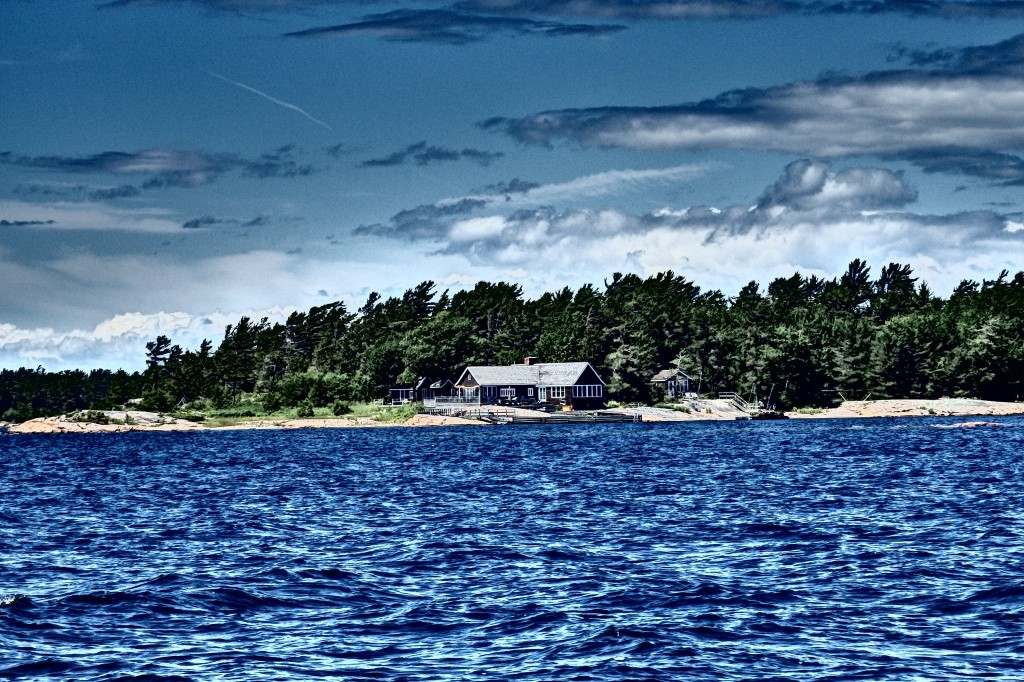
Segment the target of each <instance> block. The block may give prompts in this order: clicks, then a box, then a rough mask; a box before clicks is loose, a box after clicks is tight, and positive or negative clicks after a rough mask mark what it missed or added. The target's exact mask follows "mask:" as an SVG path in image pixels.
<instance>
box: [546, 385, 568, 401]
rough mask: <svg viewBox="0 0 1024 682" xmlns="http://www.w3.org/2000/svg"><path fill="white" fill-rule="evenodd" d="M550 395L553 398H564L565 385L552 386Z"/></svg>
mask: <svg viewBox="0 0 1024 682" xmlns="http://www.w3.org/2000/svg"><path fill="white" fill-rule="evenodd" d="M548 396H550V397H552V398H564V397H565V386H552V387H551V388H549V389H548Z"/></svg>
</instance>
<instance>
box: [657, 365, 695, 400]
mask: <svg viewBox="0 0 1024 682" xmlns="http://www.w3.org/2000/svg"><path fill="white" fill-rule="evenodd" d="M650 383H651V384H653V385H654V387H655V389H656V390H661V391H664V393H665V397H666V398H673V399H675V398H684V397H686V396H687V395H688V394H689V393H691V390H690V377H688V376H687V375H686V373H684V372H683V371H682V370H679V369H663V370H661V371H660V372H658V373H657V374H655V375H654V376H653V377H651V378H650Z"/></svg>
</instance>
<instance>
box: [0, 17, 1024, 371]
mask: <svg viewBox="0 0 1024 682" xmlns="http://www.w3.org/2000/svg"><path fill="white" fill-rule="evenodd" d="M1022 19H1024V0H957V1H948V2H947V1H943V0H835V1H833V0H753V1H746V0H650V1H641V0H454V2H446V1H445V0H436V1H435V0H412V1H394V2H389V1H383V2H378V1H377V0H114V1H105V0H3V1H2V2H0V25H2V26H3V27H4V38H5V39H4V41H3V42H2V44H0V93H2V94H0V367H2V368H17V367H21V366H25V367H33V368H34V367H36V366H42V367H44V368H45V369H46V370H48V371H57V370H62V369H70V368H81V369H92V368H109V369H118V368H124V369H127V370H129V371H132V370H138V369H142V368H143V367H144V363H145V343H146V342H147V341H149V340H151V339H153V338H155V337H156V336H157V335H159V334H164V335H167V336H170V337H171V338H172V339H173V340H174V341H175V342H176V343H179V344H180V345H182V346H183V347H185V348H196V347H198V345H199V343H200V341H201V340H202V339H204V338H208V339H210V340H212V341H213V342H214V345H216V344H217V343H219V341H220V340H221V339H222V338H223V335H224V328H225V326H226V325H228V324H233V323H235V322H237V321H238V319H239V318H240V317H241V316H243V315H247V316H249V317H251V318H253V319H260V318H262V317H267V318H268V319H269V320H271V321H280V320H283V319H285V318H286V317H287V315H288V314H289V313H290V312H292V311H295V310H301V311H304V310H307V309H309V308H310V307H312V306H315V305H323V304H325V303H329V302H333V301H343V302H345V303H346V305H348V306H349V308H350V309H351V310H356V309H357V308H359V307H360V306H361V305H362V304H363V303H364V302H365V301H366V298H367V296H368V295H369V294H370V293H371V292H378V293H380V294H382V295H384V296H389V295H400V294H401V293H402V292H403V291H405V290H406V289H409V288H411V287H413V286H415V285H416V284H418V283H420V282H423V281H426V280H431V281H433V282H435V283H436V286H437V290H438V291H439V292H440V291H443V290H445V289H448V290H450V291H452V292H454V291H457V290H459V289H462V288H471V287H472V286H473V285H474V284H475V283H476V282H478V281H481V280H485V281H490V282H497V281H506V282H514V283H517V284H519V285H521V286H522V288H523V291H524V293H525V295H526V296H528V297H536V296H539V295H540V294H542V293H544V292H545V291H555V290H558V289H561V288H563V287H566V286H568V287H571V288H577V287H579V286H582V285H583V284H586V283H592V284H594V285H596V286H598V287H600V286H602V285H603V282H604V280H605V279H608V278H610V277H611V275H612V274H613V273H615V272H622V273H627V272H632V273H636V274H638V275H640V276H644V277H646V276H650V275H654V274H657V273H659V272H663V271H666V270H671V271H673V272H675V273H676V274H678V275H682V276H684V277H686V278H687V279H689V280H691V281H693V282H695V283H696V284H697V285H698V286H700V287H701V288H702V289H704V290H711V289H718V290H721V291H722V292H723V293H725V294H726V295H735V294H736V293H737V292H738V291H739V290H740V289H741V288H742V287H743V286H744V285H745V284H746V283H748V282H749V281H751V280H756V281H757V282H759V283H760V284H761V286H762V287H766V286H767V284H768V283H769V282H770V281H771V280H772V279H774V278H776V277H788V276H790V275H792V274H793V273H794V272H800V273H802V274H804V275H807V276H809V275H817V276H819V277H824V278H827V279H831V278H833V277H836V276H839V275H841V274H842V273H843V272H844V271H845V270H846V267H847V265H848V264H849V262H850V261H852V260H853V259H855V258H860V259H863V260H865V261H867V263H868V264H869V265H870V266H871V267H872V274H876V275H877V274H878V272H880V270H881V269H882V267H884V266H885V265H886V264H888V263H890V262H898V263H905V264H909V265H910V266H912V268H913V270H914V273H915V275H916V276H917V277H919V278H920V281H921V282H926V283H928V285H929V286H930V287H931V288H932V290H933V291H934V292H935V293H937V294H939V295H941V296H948V295H949V294H950V292H951V291H952V290H953V289H954V288H955V287H956V286H957V285H958V284H959V283H960V282H961V281H962V280H965V279H970V280H975V281H979V282H980V281H982V280H984V279H994V278H996V277H998V275H999V273H1000V271H1001V270H1003V269H1006V270H1009V271H1010V273H1011V274H1012V273H1015V272H1017V271H1018V270H1021V269H1024V21H1022Z"/></svg>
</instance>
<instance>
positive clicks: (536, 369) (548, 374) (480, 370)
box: [459, 362, 604, 386]
mask: <svg viewBox="0 0 1024 682" xmlns="http://www.w3.org/2000/svg"><path fill="white" fill-rule="evenodd" d="M588 367H590V363H589V362H538V363H537V364H534V365H503V366H488V365H480V366H477V367H467V368H466V372H468V373H470V374H472V375H473V378H474V379H476V380H477V383H479V384H480V385H481V386H572V385H573V384H575V383H576V381H577V380H579V378H580V376H581V375H582V374H583V372H585V371H586V370H587V368H588ZM591 369H593V368H591ZM466 372H463V374H462V376H463V377H464V376H466ZM594 375H595V376H597V372H594ZM597 380H598V381H601V377H597ZM459 381H460V383H461V381H462V379H461V378H460V379H459ZM601 383H602V384H604V381H601Z"/></svg>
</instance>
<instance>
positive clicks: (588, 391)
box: [572, 384, 603, 398]
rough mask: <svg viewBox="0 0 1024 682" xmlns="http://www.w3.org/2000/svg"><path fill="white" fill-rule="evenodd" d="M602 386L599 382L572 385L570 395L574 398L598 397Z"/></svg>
mask: <svg viewBox="0 0 1024 682" xmlns="http://www.w3.org/2000/svg"><path fill="white" fill-rule="evenodd" d="M602 388H603V387H602V386H601V385H600V384H582V385H580V386H573V387H572V397H574V398H600V397H601V394H602V393H603V391H602V390H601V389H602Z"/></svg>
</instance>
